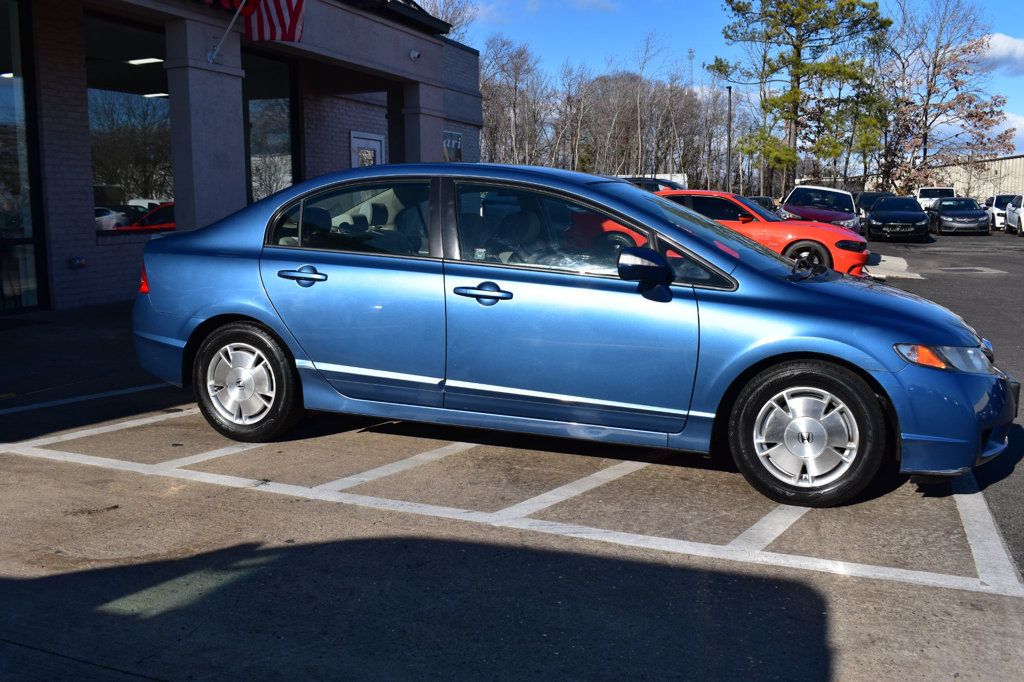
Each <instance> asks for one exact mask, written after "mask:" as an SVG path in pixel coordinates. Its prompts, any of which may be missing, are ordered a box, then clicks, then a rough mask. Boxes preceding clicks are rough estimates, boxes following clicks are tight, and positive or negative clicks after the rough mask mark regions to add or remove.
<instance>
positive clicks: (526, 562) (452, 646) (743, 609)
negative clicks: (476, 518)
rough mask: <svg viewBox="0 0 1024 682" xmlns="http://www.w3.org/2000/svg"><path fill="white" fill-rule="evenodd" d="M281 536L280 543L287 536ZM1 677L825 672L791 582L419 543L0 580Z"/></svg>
mask: <svg viewBox="0 0 1024 682" xmlns="http://www.w3.org/2000/svg"><path fill="white" fill-rule="evenodd" d="M289 542H292V541H290V540H285V543H289ZM0 603H2V604H3V605H4V607H3V609H0V676H3V677H4V678H5V679H12V678H26V679H29V678H30V679H57V678H71V677H72V676H73V677H74V679H97V678H102V679H112V678H114V675H115V674H117V673H122V674H127V675H132V676H146V677H148V678H151V679H153V678H157V679H186V678H187V679H194V678H225V677H230V678H233V679H280V678H286V677H287V678H298V679H306V678H319V679H338V678H344V679H352V678H363V679H408V678H415V679H459V680H462V679H487V680H493V679H536V678H538V677H545V678H559V679H564V678H599V679H609V680H611V679H651V678H655V679H664V678H686V679H691V678H699V679H709V680H719V679H721V680H726V679H729V680H731V679H749V678H757V679H790V680H806V679H814V680H820V679H828V678H829V677H830V673H831V672H832V661H831V650H830V646H829V627H828V615H827V605H826V601H825V599H824V598H823V597H822V595H820V594H819V593H818V592H817V591H816V590H814V589H813V588H811V587H809V586H807V585H805V584H802V583H800V582H797V581H793V580H781V579H776V578H767V577H765V576H764V575H753V574H745V573H738V572H727V571H717V570H716V571H713V570H707V569H696V568H690V567H678V566H667V565H664V564H655V563H649V562H642V561H634V560H624V559H618V558H611V557H606V556H597V555H583V554H578V553H567V552H557V551H542V550H536V549H526V548H524V547H519V546H510V545H500V544H485V543H479V542H463V541H449V540H431V539H424V538H417V537H392V538H381V539H366V540H348V541H339V542H328V543H322V544H284V545H279V546H275V547H263V546H259V545H255V544H239V545H236V546H233V547H229V548H226V549H222V550H217V551H212V552H207V553H202V554H197V555H195V556H190V557H186V558H180V559H167V560H159V561H149V562H146V563H140V564H135V565H126V566H115V567H107V568H94V569H89V570H84V571H77V572H65V573H60V574H56V575H50V576H47V577H41V578H27V579H15V578H0Z"/></svg>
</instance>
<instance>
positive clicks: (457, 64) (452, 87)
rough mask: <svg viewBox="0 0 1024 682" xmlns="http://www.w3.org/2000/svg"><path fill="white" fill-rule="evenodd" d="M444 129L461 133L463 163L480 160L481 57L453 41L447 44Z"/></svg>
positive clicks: (481, 120) (481, 121)
mask: <svg viewBox="0 0 1024 682" xmlns="http://www.w3.org/2000/svg"><path fill="white" fill-rule="evenodd" d="M443 56H444V59H443V63H444V71H443V73H442V74H441V75H442V80H443V81H444V86H445V92H444V112H445V124H444V129H445V130H450V131H452V132H457V133H462V160H463V161H470V162H475V161H479V160H480V127H481V126H482V125H483V108H482V100H481V98H480V90H479V84H480V55H479V53H477V52H476V51H475V50H471V49H467V48H466V47H465V46H464V45H460V44H458V43H455V42H452V41H445V44H444V54H443Z"/></svg>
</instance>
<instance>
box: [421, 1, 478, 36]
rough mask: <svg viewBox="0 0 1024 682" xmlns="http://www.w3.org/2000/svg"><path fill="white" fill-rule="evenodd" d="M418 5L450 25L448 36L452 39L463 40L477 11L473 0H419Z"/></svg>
mask: <svg viewBox="0 0 1024 682" xmlns="http://www.w3.org/2000/svg"><path fill="white" fill-rule="evenodd" d="M419 4H420V6H421V7H422V8H423V9H424V10H426V11H427V12H429V13H430V14H432V15H433V16H435V17H437V18H438V19H440V20H441V21H444V22H446V23H448V24H450V25H451V27H452V29H451V30H450V31H449V32H448V37H449V38H451V39H452V40H464V39H465V38H466V33H467V32H468V31H469V26H470V24H472V23H473V20H474V19H476V15H477V14H478V12H479V8H478V7H477V4H476V3H475V2H473V0H420V2H419Z"/></svg>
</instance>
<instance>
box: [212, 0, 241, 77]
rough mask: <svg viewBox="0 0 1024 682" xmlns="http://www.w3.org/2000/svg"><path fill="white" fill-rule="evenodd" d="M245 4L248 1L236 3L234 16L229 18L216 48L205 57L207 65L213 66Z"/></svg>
mask: <svg viewBox="0 0 1024 682" xmlns="http://www.w3.org/2000/svg"><path fill="white" fill-rule="evenodd" d="M246 2H248V0H242V1H241V2H240V3H238V8H237V9H236V10H235V16H233V17H231V23H229V24H228V27H227V28H226V29H225V30H224V35H222V36H221V37H220V40H219V41H218V42H217V47H215V48H213V49H212V50H210V53H209V54H207V55H206V61H207V63H209V64H213V60H214V59H216V58H217V54H218V53H219V52H220V48H221V46H223V45H224V41H225V40H227V39H228V34H229V33H231V29H233V28H234V27H235V22H236V21H238V15H239V14H241V13H242V9H243V8H244V7H245V3H246Z"/></svg>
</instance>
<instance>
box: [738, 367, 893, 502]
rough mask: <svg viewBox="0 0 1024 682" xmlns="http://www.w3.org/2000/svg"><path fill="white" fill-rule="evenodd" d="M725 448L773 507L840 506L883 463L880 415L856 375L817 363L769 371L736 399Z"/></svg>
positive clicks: (883, 436)
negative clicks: (728, 447)
mask: <svg viewBox="0 0 1024 682" xmlns="http://www.w3.org/2000/svg"><path fill="white" fill-rule="evenodd" d="M729 444H730V447H731V450H732V455H733V459H734V460H735V462H736V466H737V467H738V468H739V470H740V471H741V472H742V473H743V476H744V477H745V478H746V479H747V481H748V482H749V483H750V484H751V485H752V486H754V487H755V488H756V489H758V490H759V491H760V492H762V493H763V494H765V495H766V496H768V497H770V498H771V499H773V500H776V501H778V502H783V503H786V504H795V505H803V506H811V507H829V506H835V505H838V504H842V503H844V502H846V501H848V500H850V499H851V498H852V497H854V496H855V495H857V494H858V493H860V492H861V491H862V490H863V489H864V488H865V487H866V486H867V485H868V484H869V483H870V482H871V481H872V479H873V478H874V477H875V475H876V474H877V473H878V470H879V467H880V466H881V463H882V460H883V459H884V457H885V454H886V453H885V449H886V424H885V414H884V412H883V410H882V407H881V405H880V403H879V400H878V398H876V396H875V394H874V392H873V391H872V390H871V387H870V386H868V384H867V383H866V382H865V381H864V380H863V379H862V378H861V377H860V376H858V375H857V374H856V373H854V372H853V371H851V370H849V369H847V368H845V367H842V366H840V365H836V364H833V363H829V362H822V361H817V360H807V361H795V362H788V363H785V364H782V365H778V366H776V367H772V368H770V369H767V370H765V371H763V372H761V373H760V374H758V375H757V376H756V377H754V379H752V380H751V381H750V382H749V383H748V384H747V385H746V386H745V387H744V388H743V389H742V390H741V391H740V393H739V395H738V396H737V398H736V402H735V403H734V406H733V412H732V415H731V419H730V422H729Z"/></svg>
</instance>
